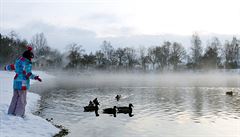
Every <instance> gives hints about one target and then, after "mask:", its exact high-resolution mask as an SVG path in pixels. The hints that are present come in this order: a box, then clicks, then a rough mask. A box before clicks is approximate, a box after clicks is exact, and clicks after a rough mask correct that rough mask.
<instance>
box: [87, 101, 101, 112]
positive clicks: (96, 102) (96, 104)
mask: <svg viewBox="0 0 240 137" xmlns="http://www.w3.org/2000/svg"><path fill="white" fill-rule="evenodd" d="M92 102H93V103H92ZM93 104H94V105H93ZM98 105H100V103H99V102H98V100H97V98H95V99H94V100H93V101H89V104H88V106H85V107H84V112H92V111H95V112H96V111H98V109H99V108H98Z"/></svg>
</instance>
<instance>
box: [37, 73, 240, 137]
mask: <svg viewBox="0 0 240 137" xmlns="http://www.w3.org/2000/svg"><path fill="white" fill-rule="evenodd" d="M86 77H89V76H86ZM144 77H145V76H144ZM177 77H178V76H177ZM177 77H174V78H173V77H171V79H174V81H180V84H179V83H178V84H177V83H174V85H175V86H174V85H173V84H170V85H169V84H167V83H169V82H167V81H168V80H170V79H165V80H166V81H165V84H162V83H164V82H163V80H157V81H155V82H146V81H148V80H147V79H144V80H143V81H141V80H142V79H143V77H140V79H141V80H140V81H139V80H138V79H139V77H136V78H135V79H132V78H130V79H129V78H125V77H124V78H122V77H121V78H117V77H114V78H112V79H111V80H110V79H109V80H106V79H107V78H104V77H103V79H102V80H100V81H105V82H103V83H102V82H100V83H99V82H96V81H95V80H96V78H95V79H94V78H92V77H91V78H90V79H88V80H86V78H85V79H84V81H88V82H85V83H84V82H83V81H81V80H82V79H81V80H80V79H79V80H76V79H74V78H71V79H68V80H67V81H64V82H63V81H61V82H62V83H58V84H57V86H55V87H54V88H49V89H47V88H46V89H44V92H41V93H40V94H41V96H42V100H41V102H40V105H41V113H40V116H41V117H43V118H53V119H54V123H57V124H62V125H64V126H65V127H66V128H68V129H69V130H70V134H69V135H67V136H69V137H79V136H84V137H96V136H98V137H156V136H157V137H187V136H189V137H193V136H196V137H213V136H216V137H239V135H240V95H239V94H238V93H239V92H240V88H239V87H238V85H237V84H238V83H237V84H236V82H235V85H232V83H233V82H231V80H235V81H236V80H238V77H233V78H231V77H229V79H230V81H229V79H225V81H223V80H220V82H216V80H215V79H214V78H212V77H211V79H207V81H212V82H206V81H204V82H205V83H206V84H205V86H204V85H201V84H200V85H201V86H199V84H198V85H195V86H194V85H189V83H190V82H189V79H188V80H187V81H185V82H183V81H182V80H180V79H177ZM218 78H219V77H217V78H216V79H218ZM119 79H120V80H119ZM121 79H124V80H123V81H124V82H123V81H122V80H121ZM155 79H156V78H152V77H151V80H150V81H152V80H155ZM184 79H186V77H185V78H184ZM198 80H199V78H197V79H191V82H193V81H195V82H194V83H196V82H197V81H198ZM72 81H75V82H72ZM98 81H99V80H98ZM158 82H159V83H158ZM186 82H187V83H188V84H182V83H186ZM204 82H201V81H200V83H204ZM238 82H239V81H238ZM83 83H84V84H83ZM88 83H91V84H88ZM92 83H95V84H92ZM146 83H148V84H146ZM149 83H154V84H149ZM223 83H228V84H229V83H231V84H230V86H226V85H224V86H220V85H223ZM66 85H68V86H66ZM164 85H167V86H164ZM176 85H177V86H176ZM179 85H182V86H179ZM187 85H189V86H187ZM209 85H214V86H209ZM36 87H38V86H36ZM36 89H37V88H36ZM36 89H35V90H36ZM38 89H39V88H38ZM40 89H41V88H40ZM227 91H234V95H233V96H228V95H226V92H227ZM117 94H120V95H121V98H120V100H119V101H117V100H116V99H115V96H116V95H117ZM96 97H97V98H98V100H99V102H100V106H99V116H98V117H96V116H95V113H94V112H84V109H83V107H84V106H86V105H88V102H89V101H90V100H93V99H94V98H96ZM129 103H132V104H133V106H134V108H133V114H134V116H133V117H129V115H128V114H117V115H116V117H114V116H113V115H110V114H103V113H102V110H103V109H104V108H109V107H113V106H128V104H129Z"/></svg>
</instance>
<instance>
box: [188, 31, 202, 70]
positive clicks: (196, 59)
mask: <svg viewBox="0 0 240 137" xmlns="http://www.w3.org/2000/svg"><path fill="white" fill-rule="evenodd" d="M191 43H192V47H191V61H192V64H193V68H198V67H199V66H200V61H201V57H202V52H203V48H202V46H201V44H202V42H201V40H200V37H199V36H198V34H197V33H195V34H193V35H192V40H191Z"/></svg>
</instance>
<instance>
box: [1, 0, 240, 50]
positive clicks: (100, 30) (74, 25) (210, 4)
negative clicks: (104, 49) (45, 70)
mask: <svg viewBox="0 0 240 137" xmlns="http://www.w3.org/2000/svg"><path fill="white" fill-rule="evenodd" d="M0 2H1V3H0V8H1V9H0V12H1V13H0V27H1V29H0V32H1V33H7V32H9V31H10V30H15V31H17V32H18V33H19V35H21V37H23V38H26V39H30V38H31V36H32V35H34V34H35V33H39V32H43V33H44V34H45V35H46V36H47V37H48V41H49V44H51V45H52V46H54V44H56V43H58V44H57V45H59V43H62V44H65V45H66V43H69V42H78V41H80V42H83V43H92V44H93V45H94V44H96V43H98V42H99V41H100V40H102V38H112V37H115V38H119V37H128V38H130V40H131V37H135V36H139V35H141V36H142V35H147V36H157V35H159V36H164V35H166V34H168V35H169V34H172V35H180V36H190V35H192V34H193V33H194V32H198V33H199V34H200V35H208V34H221V35H231V36H239V35H240V1H239V0H0ZM91 39H95V40H91ZM96 39H98V40H99V39H100V40H99V41H96ZM57 40H58V41H57ZM59 40H60V42H59ZM94 42H95V43H94ZM60 45H61V44H60ZM90 45H91V44H90ZM54 47H57V46H56V45H55V46H54ZM60 47H63V45H61V46H60Z"/></svg>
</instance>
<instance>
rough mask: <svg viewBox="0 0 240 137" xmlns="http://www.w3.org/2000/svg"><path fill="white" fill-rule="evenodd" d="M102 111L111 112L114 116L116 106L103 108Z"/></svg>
mask: <svg viewBox="0 0 240 137" xmlns="http://www.w3.org/2000/svg"><path fill="white" fill-rule="evenodd" d="M103 113H105V114H113V116H114V117H116V114H117V107H116V106H114V107H113V108H105V109H103Z"/></svg>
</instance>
